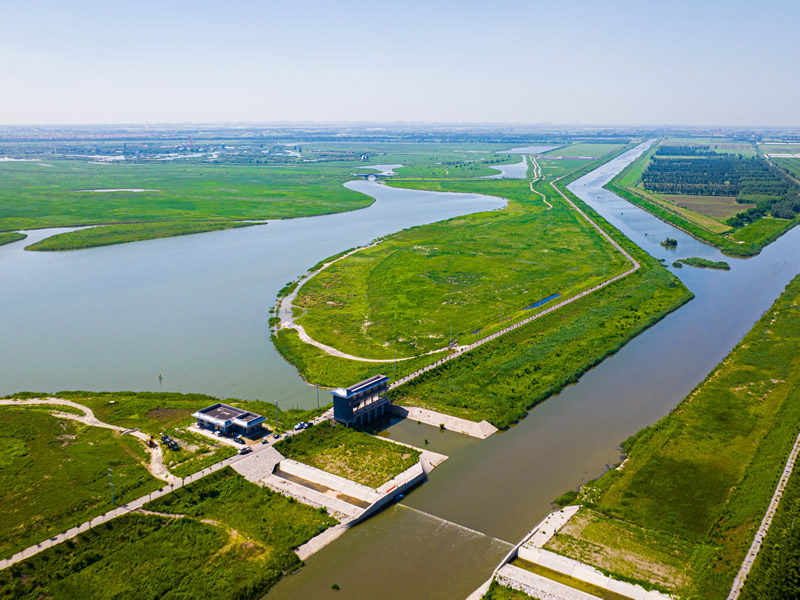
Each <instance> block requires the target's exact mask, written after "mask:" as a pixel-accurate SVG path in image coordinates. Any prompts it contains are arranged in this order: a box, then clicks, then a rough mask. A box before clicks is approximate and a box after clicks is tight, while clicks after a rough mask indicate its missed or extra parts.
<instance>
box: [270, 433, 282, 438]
mask: <svg viewBox="0 0 800 600" xmlns="http://www.w3.org/2000/svg"><path fill="white" fill-rule="evenodd" d="M272 437H274V438H275V439H276V440H279V439H281V434H280V433H275V435H273V436H272Z"/></svg>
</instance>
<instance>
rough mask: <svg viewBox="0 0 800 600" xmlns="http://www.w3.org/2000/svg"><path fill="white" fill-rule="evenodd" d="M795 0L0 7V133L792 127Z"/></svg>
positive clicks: (797, 81) (72, 2)
mask: <svg viewBox="0 0 800 600" xmlns="http://www.w3.org/2000/svg"><path fill="white" fill-rule="evenodd" d="M799 32H800V2H796V1H791V0H790V1H783V0H778V1H775V2H769V3H761V2H756V1H753V0H750V1H749V2H738V1H727V0H718V1H705V0H693V1H688V2H686V1H682V0H679V1H675V0H669V1H662V2H651V1H647V0H620V1H614V0H607V1H605V2H600V1H597V0H594V1H587V2H584V1H581V0H571V1H568V2H559V1H557V0H548V1H547V2H540V1H538V0H527V1H516V0H507V1H504V2H487V1H485V0H484V1H481V2H474V1H472V0H462V1H460V2H456V1H454V2H436V1H435V0H427V1H424V2H417V1H409V0H402V1H396V2H380V1H378V2H376V1H374V0H373V1H371V2H369V1H362V2H351V1H348V0H330V1H328V2H322V1H319V2H303V1H292V0H283V1H281V2H271V1H263V2H255V1H252V2H248V1H241V0H227V1H222V0H217V1H214V2H208V1H204V0H192V1H188V2H182V1H181V2H179V1H171V0H159V1H158V2H150V1H148V0H126V1H124V2H119V1H116V0H105V1H103V2H82V1H80V0H54V1H38V0H0V53H2V54H1V56H2V59H0V85H1V86H2V87H1V88H0V123H7V124H11V123H135V122H185V121H194V122H220V121H226V122H230V121H261V122H264V121H469V122H487V121H496V122H522V123H567V124H569V123H596V124H612V123H630V124H689V125H692V124H718V125H726V124H727V125H800V108H798V107H800V72H798V68H799V67H800V43H799V42H798V39H800V38H799V37H798V36H800V33H799Z"/></svg>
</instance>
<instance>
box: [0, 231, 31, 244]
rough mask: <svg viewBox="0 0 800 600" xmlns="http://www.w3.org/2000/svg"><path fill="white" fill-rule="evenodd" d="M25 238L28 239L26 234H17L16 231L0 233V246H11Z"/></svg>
mask: <svg viewBox="0 0 800 600" xmlns="http://www.w3.org/2000/svg"><path fill="white" fill-rule="evenodd" d="M26 237H28V236H27V235H26V234H24V233H19V232H17V231H8V232H6V233H0V246H5V245H6V244H13V243H14V242H18V241H20V240H24V239H25V238H26Z"/></svg>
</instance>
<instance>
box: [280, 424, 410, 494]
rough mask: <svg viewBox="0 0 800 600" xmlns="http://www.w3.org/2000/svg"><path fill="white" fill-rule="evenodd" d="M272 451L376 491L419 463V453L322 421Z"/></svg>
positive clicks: (286, 440) (284, 440)
mask: <svg viewBox="0 0 800 600" xmlns="http://www.w3.org/2000/svg"><path fill="white" fill-rule="evenodd" d="M275 449H276V450H278V451H279V452H280V453H281V454H283V456H285V457H286V458H291V459H293V460H296V461H298V462H302V463H305V464H307V465H310V466H312V467H316V468H318V469H322V470H323V471H327V472H328V473H333V474H334V475H339V476H340V477H344V478H346V479H350V480H352V481H357V482H358V483H361V484H363V485H366V486H367V487H371V488H377V487H379V486H380V485H382V484H384V483H386V482H387V481H389V480H390V479H391V478H392V477H395V476H396V475H399V474H400V473H402V472H403V471H405V470H406V469H409V468H411V467H412V466H414V465H415V464H417V462H419V456H420V452H419V450H415V449H413V448H408V447H407V446H401V445H398V444H394V443H392V442H386V441H384V440H381V439H380V438H376V437H374V436H371V435H369V434H368V433H365V432H363V431H359V430H357V429H351V428H349V427H345V426H344V425H341V424H338V423H334V422H332V421H325V422H323V423H321V424H319V425H317V426H316V427H312V428H311V429H309V430H307V431H304V432H303V433H302V435H296V436H292V437H288V438H284V439H283V440H281V441H280V442H278V443H277V444H275Z"/></svg>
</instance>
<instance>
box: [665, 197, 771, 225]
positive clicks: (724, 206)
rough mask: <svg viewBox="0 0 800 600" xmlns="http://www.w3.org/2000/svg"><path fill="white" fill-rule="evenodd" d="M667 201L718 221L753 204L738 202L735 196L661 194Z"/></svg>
mask: <svg viewBox="0 0 800 600" xmlns="http://www.w3.org/2000/svg"><path fill="white" fill-rule="evenodd" d="M661 198H663V199H664V200H666V201H667V202H669V203H671V204H674V205H676V206H680V207H681V208H687V209H689V210H691V211H694V212H697V213H700V214H702V215H707V216H709V217H712V218H714V219H717V220H718V221H725V220H726V219H728V218H729V217H732V216H733V215H736V214H738V213H740V212H742V211H745V210H747V209H748V208H752V207H754V206H755V204H739V203H738V202H736V197H735V196H693V195H692V196H690V195H684V196H673V195H669V194H664V195H662V196H661Z"/></svg>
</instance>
